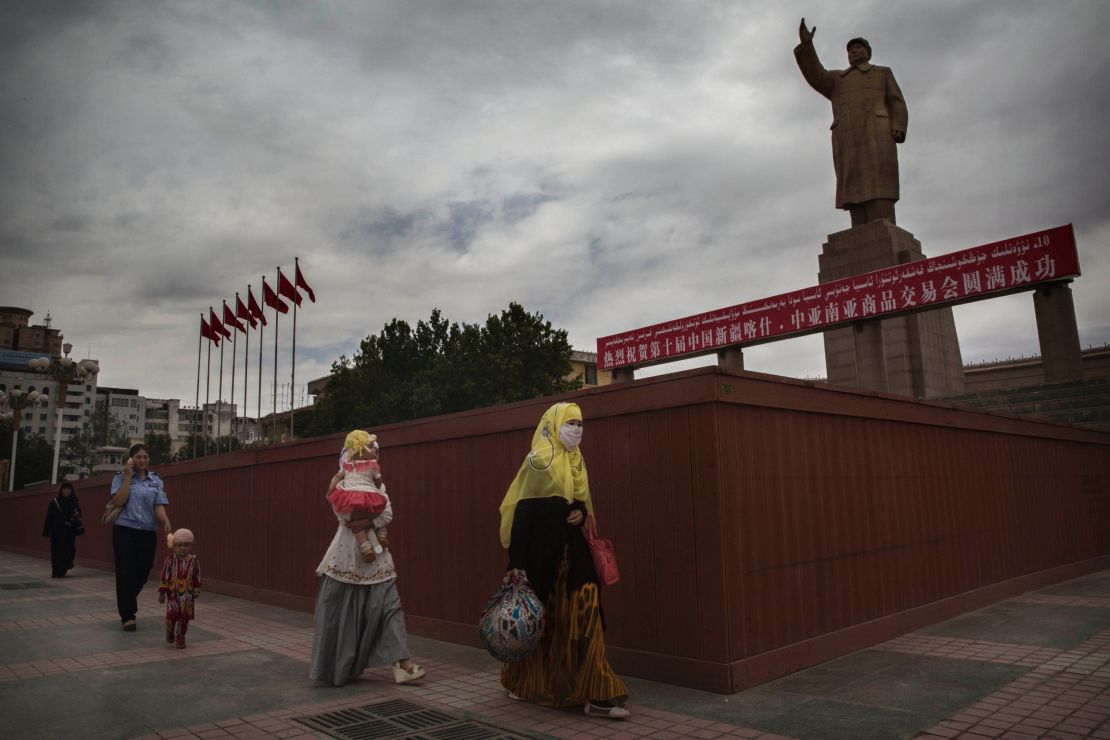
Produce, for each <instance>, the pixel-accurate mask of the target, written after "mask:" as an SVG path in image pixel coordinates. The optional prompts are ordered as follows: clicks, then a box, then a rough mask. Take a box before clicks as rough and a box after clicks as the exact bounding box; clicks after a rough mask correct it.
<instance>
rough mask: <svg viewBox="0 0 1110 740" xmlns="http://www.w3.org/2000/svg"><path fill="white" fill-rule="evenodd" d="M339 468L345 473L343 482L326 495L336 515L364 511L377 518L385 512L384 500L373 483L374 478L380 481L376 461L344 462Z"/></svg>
mask: <svg viewBox="0 0 1110 740" xmlns="http://www.w3.org/2000/svg"><path fill="white" fill-rule="evenodd" d="M340 467H341V468H343V472H344V473H345V475H344V477H343V480H341V481H339V483H338V484H337V485H336V486H335V488H333V489H332V490H331V493H329V494H328V503H330V504H331V508H332V509H333V510H334V511H335V513H336V514H352V513H354V512H355V511H366V512H368V513H369V514H370V516H378V515H379V514H381V513H382V512H383V511H385V505H386V498H385V496H383V495H382V494H381V491H379V490H378V486H377V484H375V483H374V479H375V478H378V479H379V480H380V479H381V471H382V469H381V466H380V465H378V462H377V460H344V461H343V462H342V463H341V465H340ZM375 473H376V474H377V475H375Z"/></svg>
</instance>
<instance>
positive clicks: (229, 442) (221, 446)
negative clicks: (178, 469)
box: [152, 434, 243, 462]
mask: <svg viewBox="0 0 1110 740" xmlns="http://www.w3.org/2000/svg"><path fill="white" fill-rule="evenodd" d="M194 442H195V444H196V448H197V455H196V456H197V457H204V456H205V455H215V454H218V453H220V452H228V451H230V450H239V449H242V447H243V446H242V444H240V443H239V440H238V439H237V438H236V437H232V436H230V435H228V436H224V437H220V438H219V440H217V439H216V438H215V437H209V438H208V444H207V446H205V439H204V435H202V434H196V435H193V434H190V435H189V436H188V437H186V438H185V440H184V444H183V445H182V447H181V449H180V450H178V451H177V453H176V454H174V455H173V457H172V458H170V459H171V460H173V461H174V462H176V461H178V460H192V459H193V445H194ZM152 449H153V448H152Z"/></svg>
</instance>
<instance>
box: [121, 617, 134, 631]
mask: <svg viewBox="0 0 1110 740" xmlns="http://www.w3.org/2000/svg"><path fill="white" fill-rule="evenodd" d="M135 629H136V627H135V619H134V617H132V618H131V619H125V620H124V621H123V631H124V632H134V631H135Z"/></svg>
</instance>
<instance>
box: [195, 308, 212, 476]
mask: <svg viewBox="0 0 1110 740" xmlns="http://www.w3.org/2000/svg"><path fill="white" fill-rule="evenodd" d="M200 320H201V335H200V336H199V337H197V396H196V400H195V401H194V402H193V403H194V404H195V406H200V345H201V341H202V340H203V339H204V323H203V322H204V314H201V315H200ZM209 344H211V342H209ZM196 456H197V416H196V414H193V457H194V458H195V457H196Z"/></svg>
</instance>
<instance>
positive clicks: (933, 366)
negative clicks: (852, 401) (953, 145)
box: [818, 220, 964, 398]
mask: <svg viewBox="0 0 1110 740" xmlns="http://www.w3.org/2000/svg"><path fill="white" fill-rule="evenodd" d="M924 258H925V255H924V254H922V253H921V243H920V242H919V241H917V239H914V237H913V234H911V233H910V232H908V231H906V230H905V229H901V228H899V227H898V226H896V225H895V224H892V223H890V222H889V221H886V220H880V221H871V222H869V223H866V224H864V225H862V226H855V227H853V228H851V229H847V230H846V231H838V232H837V233H835V234H829V240H828V242H827V243H826V244H825V245H824V248H823V249H822V251H821V255H820V257H819V264H820V268H821V269H820V272H819V273H818V280H819V282H821V283H827V282H830V281H832V280H839V279H840V278H845V277H851V276H852V275H859V274H860V273H864V272H871V271H872V270H879V269H882V268H884V267H892V266H894V265H899V264H906V263H909V262H917V261H918V260H922V259H924ZM863 323H864V324H865V325H864V326H862V327H861V328H860V329H859V331H857V329H856V328H855V327H846V328H843V329H834V330H832V331H827V332H825V367H826V370H827V374H828V380H829V382H830V383H833V384H835V385H849V386H854V387H857V388H871V389H873V390H886V391H889V392H890V393H898V394H902V395H906V396H916V397H918V398H925V397H931V396H946V395H953V394H956V393H961V392H963V389H964V371H963V361H962V359H961V358H960V345H959V341H958V340H957V338H956V324H955V322H954V321H953V319H952V309H950V308H939V309H936V310H933V311H925V312H921V313H915V314H910V315H907V316H898V317H895V318H892V319H884V320H882V321H881V322H879V323H880V324H881V332H880V331H879V330H877V329H874V328H872V329H868V328H867V326H866V324H872V322H863ZM872 326H874V325H873V324H872ZM857 334H858V335H859V336H857ZM879 353H881V356H882V357H884V358H885V361H886V372H885V376H886V382H885V386H886V387H885V388H883V387H882V386H883V383H882V380H881V377H879V376H881V375H882V370H881V369H880V368H877V367H876V363H875V359H874V358H875V357H876V355H877V354H879ZM869 354H870V355H871V357H872V358H873V359H872V360H870V361H868V362H866V363H865V362H864V358H865V357H867V356H868V355H869Z"/></svg>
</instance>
